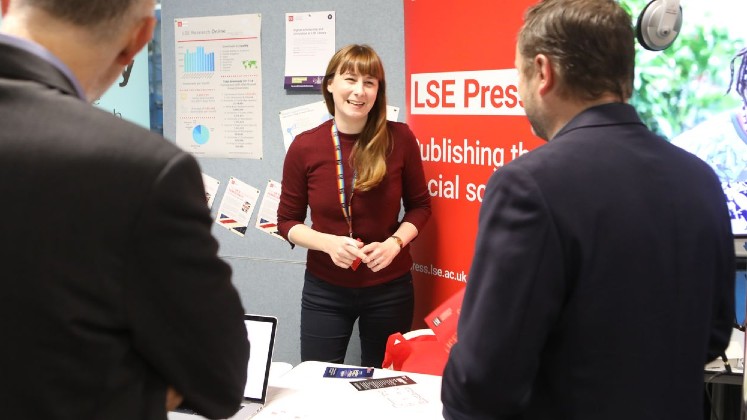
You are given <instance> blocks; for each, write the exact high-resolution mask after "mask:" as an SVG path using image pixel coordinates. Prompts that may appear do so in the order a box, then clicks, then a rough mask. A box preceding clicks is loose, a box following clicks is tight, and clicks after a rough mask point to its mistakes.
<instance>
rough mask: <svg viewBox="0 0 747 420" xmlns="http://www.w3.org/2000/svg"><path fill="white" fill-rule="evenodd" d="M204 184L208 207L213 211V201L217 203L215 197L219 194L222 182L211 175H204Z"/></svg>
mask: <svg viewBox="0 0 747 420" xmlns="http://www.w3.org/2000/svg"><path fill="white" fill-rule="evenodd" d="M202 183H203V184H204V185H205V199H206V200H207V206H208V208H209V209H211V208H213V201H215V196H216V195H217V194H218V187H219V186H220V181H218V180H217V179H215V178H213V177H212V176H210V175H207V174H204V173H203V174H202Z"/></svg>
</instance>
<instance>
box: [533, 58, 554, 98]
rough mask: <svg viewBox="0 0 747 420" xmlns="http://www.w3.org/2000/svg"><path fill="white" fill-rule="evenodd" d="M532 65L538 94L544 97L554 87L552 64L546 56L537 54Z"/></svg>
mask: <svg viewBox="0 0 747 420" xmlns="http://www.w3.org/2000/svg"><path fill="white" fill-rule="evenodd" d="M532 64H533V65H534V70H535V72H536V74H537V77H538V80H539V84H538V86H539V94H540V95H544V94H546V93H547V92H549V91H550V90H551V89H552V88H553V87H554V86H555V72H554V69H553V67H552V63H551V62H550V58H549V57H547V56H546V55H544V54H537V56H535V57H534V63H532Z"/></svg>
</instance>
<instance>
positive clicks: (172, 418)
mask: <svg viewBox="0 0 747 420" xmlns="http://www.w3.org/2000/svg"><path fill="white" fill-rule="evenodd" d="M244 325H246V333H247V336H248V337H249V343H250V346H249V364H248V366H247V368H246V386H245V387H244V402H243V403H242V404H241V408H240V409H239V411H237V412H236V414H234V415H233V416H232V417H231V418H230V419H229V420H246V419H250V418H252V417H254V416H255V415H256V414H257V413H258V412H259V411H260V410H261V409H262V408H264V405H265V400H266V398H267V382H268V380H269V378H270V365H271V364H272V351H273V349H274V348H275V331H276V330H277V326H278V320H277V318H275V317H272V316H265V315H250V314H247V315H244ZM168 419H169V420H200V419H205V417H202V416H201V415H199V414H198V413H196V412H194V411H191V410H189V409H188V408H181V407H180V408H179V409H178V410H177V411H169V413H168Z"/></svg>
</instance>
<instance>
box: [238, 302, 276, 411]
mask: <svg viewBox="0 0 747 420" xmlns="http://www.w3.org/2000/svg"><path fill="white" fill-rule="evenodd" d="M277 322H278V320H277V318H275V317H271V316H263V315H245V316H244V324H245V325H246V333H247V336H248V337H249V364H248V365H247V368H246V387H245V388H244V398H245V399H247V400H249V401H253V402H260V403H264V402H265V398H266V396H267V381H268V379H269V377H270V365H271V363H272V351H273V348H274V346H275V330H276V329H277Z"/></svg>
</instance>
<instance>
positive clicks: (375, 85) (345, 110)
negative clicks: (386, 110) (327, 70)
mask: <svg viewBox="0 0 747 420" xmlns="http://www.w3.org/2000/svg"><path fill="white" fill-rule="evenodd" d="M327 90H328V91H329V92H330V93H331V94H332V100H333V101H334V103H335V119H336V120H343V121H345V122H349V123H353V122H360V121H361V120H362V121H363V122H364V123H365V121H366V119H367V118H368V113H369V112H370V111H371V108H373V106H374V103H375V102H376V95H377V94H378V92H379V80H378V79H377V78H375V77H373V76H368V75H361V74H358V73H353V72H350V71H347V72H345V73H343V74H340V73H339V71H338V72H336V73H335V75H334V77H333V78H332V79H330V80H329V82H328V83H327Z"/></svg>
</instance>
